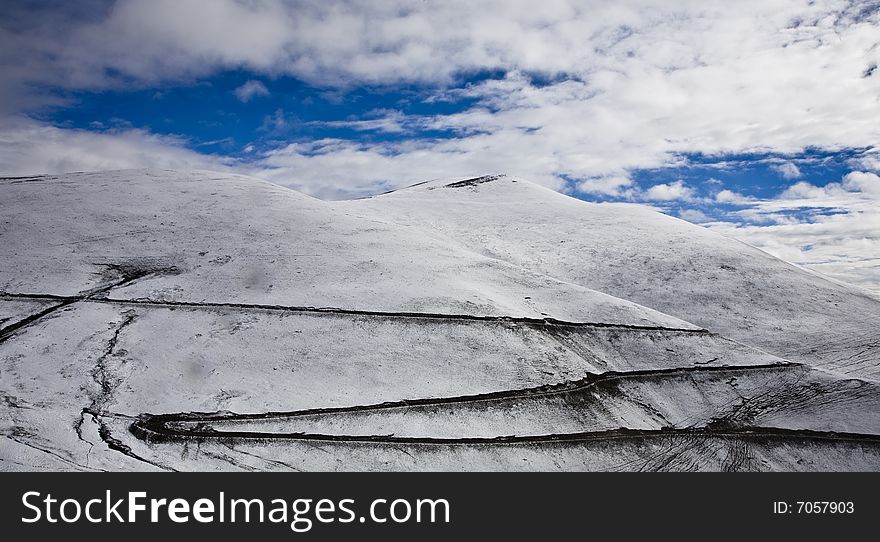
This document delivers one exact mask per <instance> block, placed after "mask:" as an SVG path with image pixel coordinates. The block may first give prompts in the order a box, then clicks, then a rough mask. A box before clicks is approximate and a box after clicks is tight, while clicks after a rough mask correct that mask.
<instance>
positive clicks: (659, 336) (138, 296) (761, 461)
mask: <svg viewBox="0 0 880 542" xmlns="http://www.w3.org/2000/svg"><path fill="white" fill-rule="evenodd" d="M447 184H448V183H447ZM492 184H493V183H483V184H481V185H479V188H478V190H473V188H474V186H473V184H472V183H464V184H462V185H460V186H459V187H458V188H455V187H452V188H447V187H445V186H436V185H430V184H429V185H424V187H417V188H416V189H412V190H411V191H403V192H400V193H397V194H389V195H387V196H382V197H378V198H373V199H370V200H363V201H357V202H339V203H328V202H322V201H319V200H315V199H313V198H309V197H307V196H304V195H302V194H298V193H296V192H292V191H290V190H286V189H283V188H280V187H277V186H274V185H271V184H268V183H265V182H263V181H259V180H256V179H251V178H247V177H242V176H236V175H228V174H218V173H211V172H170V171H120V172H109V173H97V174H70V175H63V176H57V177H36V178H18V179H2V180H0V217H2V218H0V397H2V399H3V400H2V401H0V433H2V436H3V439H2V440H0V469H3V470H14V469H24V470H35V469H63V470H102V469H111V470H138V469H166V470H216V469H222V470H228V469H259V470H273V469H283V470H288V469H303V470H345V469H368V470H399V469H408V470H443V469H469V470H487V469H504V470H511V469H516V470H536V469H540V470H547V469H553V470H556V469H575V470H637V469H649V470H650V469H655V470H662V469H672V470H693V469H701V470H722V469H727V470H800V469H805V470H837V469H846V470H876V469H878V468H880V388H878V386H877V384H876V383H875V382H873V381H871V380H870V379H866V378H861V379H854V378H844V377H842V376H841V375H839V374H837V373H834V372H826V371H821V370H816V369H814V368H812V367H810V366H809V365H805V364H803V363H799V362H798V361H797V360H795V361H794V362H792V361H790V360H786V359H782V358H781V357H778V356H777V355H773V353H767V352H764V351H762V350H758V349H755V348H753V347H752V345H754V344H755V343H756V342H757V341H752V342H750V341H748V340H743V339H742V336H741V337H740V340H739V341H734V340H730V339H728V338H725V337H724V336H723V335H724V334H723V333H722V334H719V333H717V331H718V329H719V328H724V327H725V326H727V327H730V326H729V324H730V322H729V321H722V322H720V323H719V324H718V325H717V326H716V325H715V324H716V322H714V321H712V320H710V319H708V318H709V316H711V314H709V313H708V312H707V311H706V310H703V309H702V308H696V307H695V308H694V310H693V311H692V312H694V313H695V314H696V315H697V316H699V317H700V318H703V320H702V321H701V322H700V324H701V325H699V326H698V325H694V324H692V323H690V322H689V321H688V319H687V318H684V319H682V318H681V317H680V316H681V315H678V316H679V317H675V316H670V315H668V314H665V313H663V312H658V311H657V310H655V309H653V308H647V307H645V306H643V305H640V304H637V303H633V302H632V301H631V300H628V299H624V298H622V297H619V296H618V297H615V296H614V295H609V294H608V293H607V292H601V291H598V290H593V289H590V288H589V287H587V286H585V285H584V284H581V283H579V282H578V281H575V280H572V277H573V278H577V276H575V273H574V272H572V274H571V276H569V277H567V278H559V276H557V275H561V274H562V273H561V271H560V270H565V269H569V271H571V270H572V269H577V264H576V262H577V258H580V259H581V260H582V265H583V266H585V267H587V268H592V269H594V270H595V269H601V266H597V265H596V264H594V263H590V261H589V258H587V257H585V256H584V254H581V255H580V256H578V255H577V254H566V250H564V249H562V248H560V249H557V250H555V251H550V250H549V249H547V247H548V246H550V245H551V244H552V243H553V242H554V241H564V243H563V242H559V243H557V244H559V245H564V244H566V243H569V242H570V240H569V239H568V238H567V237H563V236H562V235H561V233H565V230H564V229H562V226H561V225H557V229H559V231H555V230H552V229H548V228H544V229H540V227H539V225H538V223H537V221H538V220H545V221H547V220H549V219H550V218H552V217H553V216H555V214H556V213H559V214H565V213H569V214H570V215H571V216H570V217H569V219H570V220H573V221H574V220H581V221H583V220H584V218H583V217H581V218H580V219H578V218H577V216H576V215H577V213H581V214H583V212H584V211H583V210H584V209H590V208H591V207H586V208H582V207H579V205H580V204H579V203H577V202H574V203H575V204H577V205H576V206H573V207H571V206H572V205H573V204H572V203H571V202H569V198H566V197H564V196H558V197H557V196H555V195H553V194H552V193H550V194H549V195H547V194H545V193H544V192H543V189H539V188H537V187H533V186H530V185H527V184H526V183H525V182H522V181H519V182H517V183H507V184H504V183H499V184H497V185H496V186H495V188H493V189H492V190H493V191H494V192H492V194H494V195H493V198H492V199H504V197H505V196H504V194H505V193H509V194H511V196H510V197H509V198H508V205H509V207H510V208H508V209H505V207H504V206H500V207H497V208H493V206H492V205H489V204H486V205H483V206H480V205H469V204H467V203H466V202H463V201H462V200H461V199H462V198H463V196H454V195H453V193H454V192H455V191H456V190H460V189H462V188H463V189H465V190H466V191H467V192H466V193H465V196H466V197H472V198H473V197H476V198H479V197H483V196H485V195H486V192H482V195H481V192H480V191H485V190H486V187H488V186H491V185H492ZM522 187H525V190H527V191H528V194H533V195H531V196H530V199H529V200H528V201H527V203H529V204H532V205H534V206H535V207H536V214H535V217H532V218H531V219H530V218H528V216H525V215H524V214H523V213H524V211H523V209H522V208H518V207H517V206H516V205H515V201H514V200H515V199H516V198H517V197H521V195H522V194H518V193H517V192H516V190H520V189H521V188H522ZM419 188H423V190H422V191H420V190H419ZM427 188H433V189H432V190H427ZM444 191H448V192H449V194H450V195H445V194H446V192H444ZM407 192H409V194H407ZM422 192H424V193H422ZM432 198H433V199H434V203H433V204H432V203H430V200H431V199H432ZM456 198H459V199H456ZM464 201H466V200H464ZM434 207H436V208H434ZM569 207H571V209H576V210H577V211H575V210H569ZM469 211H470V212H469ZM542 213H543V218H540V216H541V214H542ZM614 213H615V210H614V209H613V208H603V209H602V214H601V215H600V216H601V217H604V218H603V220H604V221H606V222H607V224H605V226H603V227H604V230H603V229H602V228H599V227H598V226H597V228H596V231H604V234H603V236H601V237H600V238H598V239H599V240H605V241H608V242H614V241H615V239H616V240H618V241H619V240H620V239H621V238H624V239H625V238H627V237H628V236H640V235H644V233H643V232H644V231H645V229H646V228H647V229H650V227H653V226H654V224H653V223H650V221H649V224H648V225H645V224H640V223H639V220H635V219H633V216H635V217H636V218H639V219H640V217H641V216H642V215H633V214H632V212H630V211H629V210H625V211H624V210H619V209H618V210H617V211H616V213H617V216H618V218H617V220H616V229H617V232H616V234H615V235H613V234H614V227H613V225H614V223H615V220H614V219H613V216H612V215H613V214H614ZM504 214H507V215H508V216H507V219H505V218H504V216H503V215H504ZM525 214H526V215H527V213H525ZM644 216H647V217H652V216H653V215H652V214H647V215H644ZM536 217H538V218H536ZM417 219H418V220H417ZM493 220H494V221H497V222H499V223H500V224H499V225H498V226H497V229H498V230H499V232H500V233H499V234H494V233H493V231H494V229H493V228H494V227H493V226H491V223H492V221H493ZM645 220H647V219H645ZM651 220H654V219H651ZM656 220H657V221H658V223H661V224H662V223H663V220H662V219H656ZM670 220H671V219H670ZM455 221H457V222H455ZM597 223H601V221H599V222H597ZM672 224H675V225H678V224H680V223H679V222H678V221H673V223H672ZM469 228H472V229H473V231H472V233H471V235H470V236H468V235H465V233H464V232H465V231H466V230H468V229H469ZM533 228H538V231H536V232H533V234H528V232H526V231H525V230H529V229H533ZM669 228H671V229H673V230H674V228H672V226H669ZM633 231H635V232H637V233H635V234H634V233H632V232H633ZM686 232H687V230H685V233H686ZM667 233H668V232H667ZM557 234H559V236H558V237H556V238H555V239H554V238H553V236H554V235H557ZM542 236H543V237H544V238H545V239H544V241H543V245H542V244H541V243H539V242H538V239H540V238H541V237H542ZM683 237H684V234H682V235H681V237H675V238H676V239H678V241H677V242H678V243H680V244H682V245H683V246H684V245H685V244H686V243H685V241H684V239H683ZM503 239H507V241H506V242H503ZM585 242H586V241H578V243H581V244H583V243H585ZM593 243H598V241H597V240H594V241H593ZM708 243H709V242H708V241H705V240H701V238H699V236H698V237H697V241H695V244H694V246H693V247H691V248H690V250H691V252H690V254H691V257H692V263H691V265H693V266H695V267H699V266H698V264H697V263H696V262H697V260H700V259H701V258H703V259H705V258H708V259H709V260H711V259H712V258H715V257H716V256H715V255H714V254H713V253H712V251H711V250H710V249H709V248H708V247H707V244H708ZM518 244H522V246H517V245H518ZM627 246H629V247H630V248H629V249H630V250H634V247H635V245H634V244H633V243H632V242H630V245H627ZM502 249H503V250H502ZM596 250H597V251H599V250H600V247H599V246H598V244H597V247H596ZM601 250H604V251H605V252H608V253H613V252H614V249H613V247H611V248H608V249H601ZM645 250H646V253H651V250H650V249H645ZM682 250H684V249H680V250H678V251H677V252H676V254H681V251H682ZM504 251H506V252H504ZM707 252H708V253H707ZM750 254H751V253H750V252H748V251H746V252H743V253H740V254H739V255H738V256H737V258H739V259H738V260H737V263H738V265H741V266H743V267H742V268H744V269H751V268H752V267H760V265H759V263H760V262H759V263H755V262H751V261H749V262H745V261H742V260H747V259H749V258H750ZM759 254H762V253H759ZM513 255H517V257H516V258H514V257H513ZM652 255H653V256H654V257H655V258H660V255H659V254H658V253H656V252H654V253H652ZM630 257H631V258H633V259H632V262H633V265H631V266H630V267H629V268H628V269H627V270H626V273H627V276H626V278H621V279H620V280H621V281H622V283H624V284H628V283H633V284H634V283H636V282H637V281H639V280H645V281H647V283H648V284H652V283H653V282H652V281H656V280H657V279H652V278H648V277H647V274H648V273H649V272H653V271H654V270H656V269H658V268H659V269H661V270H664V269H665V270H666V272H669V268H670V266H672V267H673V268H674V266H675V265H676V264H673V263H670V262H667V263H663V262H655V263H653V264H651V265H649V266H647V267H644V265H643V266H642V267H640V266H636V265H634V264H635V263H636V262H637V261H639V260H638V259H636V258H635V256H633V255H630ZM731 258H732V256H731ZM760 258H767V257H766V255H762V256H760ZM700 261H702V260H700ZM539 263H540V264H541V265H540V266H539V265H538V264H539ZM640 265H642V264H640ZM773 265H776V264H775V263H774V264H773ZM780 265H784V264H780ZM664 266H665V267H664ZM749 266H751V267H749ZM539 267H541V268H542V269H539ZM771 267H772V266H771ZM786 269H794V268H790V267H787V268H786ZM550 271H553V272H552V273H551V272H550ZM777 272H778V273H781V271H777ZM792 273H794V278H789V281H790V284H793V285H802V282H798V281H800V280H801V279H800V278H798V277H799V276H800V275H799V273H800V271H797V270H794V271H792ZM578 276H580V275H578ZM581 278H583V277H581ZM607 280H608V281H610V279H607ZM669 280H673V281H674V280H679V279H673V278H669ZM691 280H692V281H694V282H695V283H694V284H692V285H691V287H692V288H693V289H697V288H707V289H708V287H707V286H706V285H705V284H697V283H696V282H697V281H699V280H703V279H702V278H701V275H699V274H697V275H694V276H693V277H692V279H691ZM706 280H708V279H706ZM737 280H740V281H741V280H746V279H743V278H740V279H737ZM713 284H716V286H715V287H716V288H720V287H721V286H724V285H725V284H729V283H728V282H724V281H721V282H717V281H716V282H714V283H713ZM732 284H733V286H734V287H735V286H736V285H737V284H738V282H736V281H734V282H733V283H732ZM756 288H761V286H760V285H758V286H756ZM691 291H693V290H691ZM840 292H842V293H839V294H838V295H840V296H843V297H845V294H846V292H847V290H846V289H845V288H843V287H841V290H840ZM722 295H723V296H727V297H731V296H733V294H731V293H729V292H720V293H717V294H716V296H722ZM790 295H794V296H797V295H803V296H812V295H813V293H810V292H807V293H806V294H801V293H800V292H798V291H795V292H790ZM852 295H855V294H852ZM692 297H693V296H692ZM771 298H773V299H775V297H772V296H771ZM692 302H695V301H693V300H692ZM681 303H682V307H684V306H685V305H684V304H685V302H684V301H682V302H681ZM814 303H819V301H816V300H814ZM865 307H867V308H866V309H865V310H868V311H869V312H870V311H871V310H876V309H875V308H872V307H874V306H873V305H865ZM685 312H686V311H685ZM756 312H757V314H759V315H760V314H762V313H761V312H760V310H757V311H756ZM871 314H873V315H874V317H876V313H870V314H869V316H870V315H871ZM832 316H833V315H832ZM809 318H818V316H816V315H815V314H813V315H812V316H809ZM807 322H808V323H809V319H808V320H807ZM828 322H829V323H828V325H829V327H830V326H833V325H838V326H847V325H852V326H853V330H854V331H853V334H852V337H855V338H856V340H861V338H860V337H862V335H864V334H865V333H866V331H865V328H864V327H860V326H859V325H856V323H850V322H849V321H847V320H839V321H837V322H836V323H835V321H832V320H828ZM810 325H811V324H810ZM779 326H781V327H780V329H777V330H775V333H776V335H774V336H777V337H787V335H786V332H785V329H791V328H793V327H795V326H794V325H793V324H791V323H788V322H786V321H781V322H779ZM786 326H787V327H786ZM704 327H705V328H706V329H704ZM733 328H734V330H735V329H736V326H733ZM837 331H838V332H839V334H840V335H839V336H840V337H846V336H848V335H847V330H846V329H845V328H840V329H838V330H837ZM795 332H796V331H795ZM747 338H748V337H747ZM832 339H833V337H832ZM822 344H825V343H822ZM820 346H821V345H820ZM825 346H827V347H828V348H830V349H832V350H834V349H835V348H838V346H839V345H837V344H836V343H828V344H825ZM816 355H817V356H820V357H821V356H823V355H827V353H825V352H824V351H821V350H820V351H818V353H817V354H816ZM872 356H873V357H872ZM863 358H865V359H869V360H870V359H876V355H875V352H872V351H869V352H868V353H867V354H864V355H863ZM859 359H862V358H859ZM860 363H861V364H860V365H859V367H860V368H861V369H860V370H861V372H862V373H865V374H869V375H870V374H874V373H872V372H871V371H872V370H875V368H872V367H871V366H869V365H868V364H866V363H864V362H860Z"/></svg>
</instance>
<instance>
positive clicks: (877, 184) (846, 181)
mask: <svg viewBox="0 0 880 542" xmlns="http://www.w3.org/2000/svg"><path fill="white" fill-rule="evenodd" d="M843 188H844V189H847V190H854V191H859V192H864V193H866V194H871V195H873V196H878V197H880V176H878V175H877V174H876V173H869V172H866V171H853V172H850V173H847V174H846V176H845V177H844V178H843Z"/></svg>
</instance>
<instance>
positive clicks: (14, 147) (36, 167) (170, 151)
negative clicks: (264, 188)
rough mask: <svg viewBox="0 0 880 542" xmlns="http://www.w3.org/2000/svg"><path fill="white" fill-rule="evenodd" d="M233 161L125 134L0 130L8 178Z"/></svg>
mask: <svg viewBox="0 0 880 542" xmlns="http://www.w3.org/2000/svg"><path fill="white" fill-rule="evenodd" d="M232 165H233V162H232V160H230V159H226V158H222V157H217V156H211V155H205V154H200V153H197V152H194V151H190V150H187V149H186V148H184V147H183V141H182V140H181V139H180V138H175V137H167V136H158V135H155V134H151V133H149V132H146V131H143V130H138V129H133V128H126V129H118V130H111V131H106V132H92V131H87V130H72V129H62V128H56V127H54V126H50V125H47V124H44V123H40V122H36V121H32V120H29V119H6V121H5V122H4V123H3V125H2V127H0V172H2V173H3V174H6V175H31V174H39V173H63V172H69V171H100V170H111V169H129V168H167V169H219V170H223V169H228V168H229V167H230V166H232Z"/></svg>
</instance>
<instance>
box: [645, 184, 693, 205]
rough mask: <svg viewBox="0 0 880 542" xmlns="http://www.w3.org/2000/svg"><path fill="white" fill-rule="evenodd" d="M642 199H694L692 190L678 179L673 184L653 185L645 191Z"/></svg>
mask: <svg viewBox="0 0 880 542" xmlns="http://www.w3.org/2000/svg"><path fill="white" fill-rule="evenodd" d="M643 197H644V199H647V200H653V201H673V200H690V199H693V197H694V189H693V188H691V187H689V186H687V185H686V184H684V181H682V180H681V179H679V180H677V181H675V182H673V183H668V184H655V185H654V186H652V187H650V188H648V189H647V190H646V191H645V193H644V195H643Z"/></svg>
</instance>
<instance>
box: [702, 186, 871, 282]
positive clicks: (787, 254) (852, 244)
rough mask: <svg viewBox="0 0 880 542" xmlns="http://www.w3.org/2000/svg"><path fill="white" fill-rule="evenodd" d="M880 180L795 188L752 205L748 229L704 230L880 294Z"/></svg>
mask: <svg viewBox="0 0 880 542" xmlns="http://www.w3.org/2000/svg"><path fill="white" fill-rule="evenodd" d="M878 188H880V177H878V176H877V175H875V174H873V173H868V172H852V173H849V174H847V175H846V176H845V177H844V179H843V181H842V182H841V183H829V184H827V185H825V186H816V185H812V184H809V183H806V182H798V183H796V184H794V185H793V186H791V187H789V188H787V189H786V190H785V191H783V192H782V193H781V194H780V196H779V197H777V198H773V199H763V200H761V199H753V200H751V201H748V202H743V204H745V205H748V207H747V208H746V209H743V210H741V211H738V212H737V213H736V216H737V217H739V218H740V219H743V220H746V223H735V222H713V223H710V224H707V227H709V228H711V229H713V230H715V231H719V232H721V233H724V234H726V235H729V236H731V237H736V238H738V239H742V240H743V241H745V242H747V243H750V244H752V245H755V246H757V247H759V248H762V249H764V250H766V251H767V252H770V253H771V254H774V255H776V256H779V257H780V258H783V259H785V260H788V261H790V262H794V263H796V264H799V265H802V266H805V267H807V268H810V269H814V270H816V271H819V272H822V273H825V274H828V275H829V276H832V277H836V278H838V279H841V280H844V281H847V282H851V283H853V284H858V285H861V286H864V287H865V288H868V289H872V290H874V291H875V292H877V293H880V190H878Z"/></svg>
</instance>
